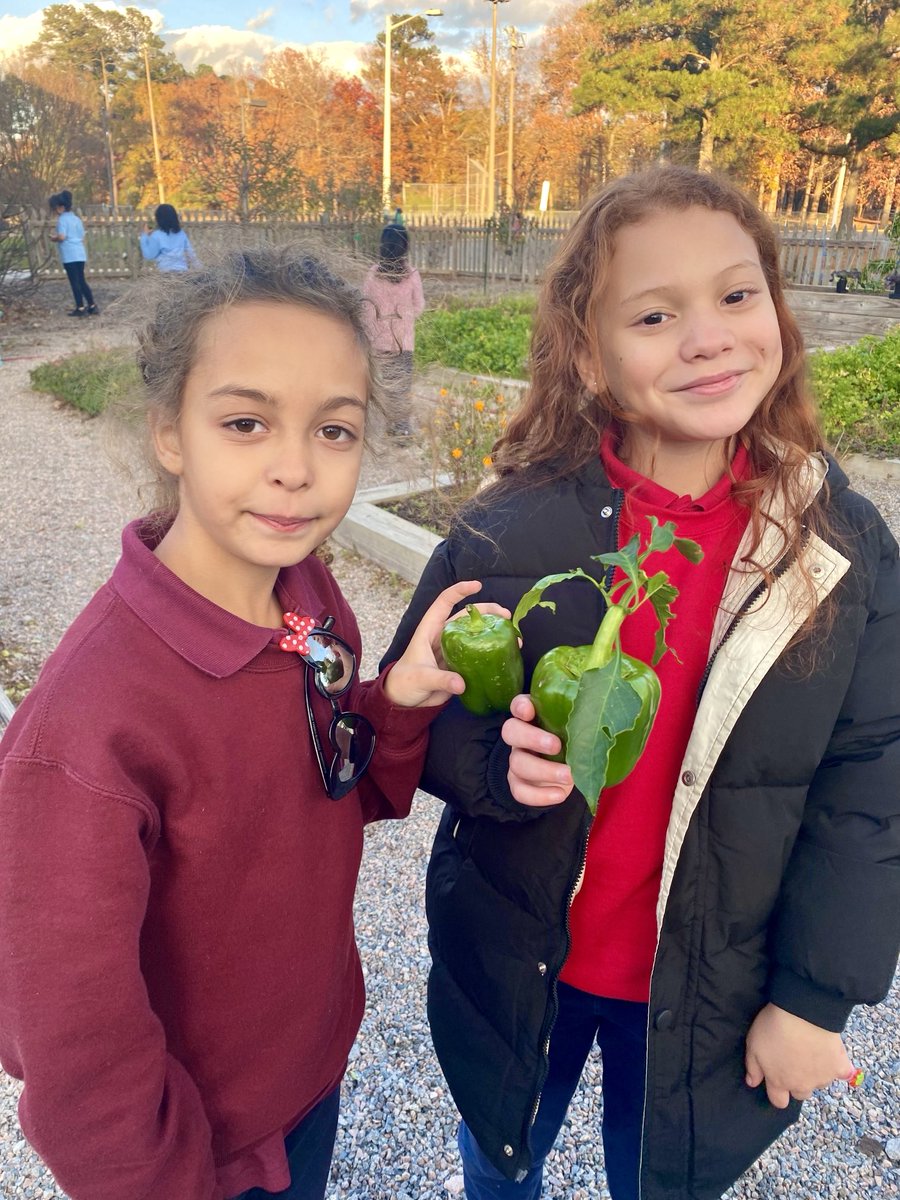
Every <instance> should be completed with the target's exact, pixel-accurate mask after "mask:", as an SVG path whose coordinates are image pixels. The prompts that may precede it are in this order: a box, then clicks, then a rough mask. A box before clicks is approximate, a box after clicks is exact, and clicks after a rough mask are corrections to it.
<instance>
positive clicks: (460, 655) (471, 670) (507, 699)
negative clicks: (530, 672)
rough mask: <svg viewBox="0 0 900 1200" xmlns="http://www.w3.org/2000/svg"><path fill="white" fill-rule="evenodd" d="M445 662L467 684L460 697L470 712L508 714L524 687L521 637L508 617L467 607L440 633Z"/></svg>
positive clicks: (477, 714)
mask: <svg viewBox="0 0 900 1200" xmlns="http://www.w3.org/2000/svg"><path fill="white" fill-rule="evenodd" d="M441 650H442V651H443V654H444V661H445V662H446V664H447V666H448V667H449V668H450V669H451V670H452V671H458V672H459V674H460V675H462V677H463V679H464V680H465V681H466V690H465V691H464V692H463V694H462V695H461V696H460V700H461V701H462V702H463V704H464V705H465V707H466V708H467V709H468V710H469V712H471V713H474V714H475V715H476V716H478V717H489V716H493V715H495V714H498V713H506V712H509V706H510V704H511V703H512V699H513V697H514V696H517V695H518V694H519V692H521V691H522V689H523V687H524V685H525V668H524V666H523V664H522V655H521V652H520V650H519V636H518V633H517V632H516V628H515V626H514V625H513V623H512V621H510V620H509V618H508V617H501V616H498V615H497V614H496V613H483V612H480V611H479V609H477V608H476V607H475V605H474V604H469V605H467V606H466V611H465V613H461V614H460V615H459V616H458V617H456V618H454V620H452V621H449V622H448V623H447V624H446V625H445V626H444V631H443V633H442V634H441Z"/></svg>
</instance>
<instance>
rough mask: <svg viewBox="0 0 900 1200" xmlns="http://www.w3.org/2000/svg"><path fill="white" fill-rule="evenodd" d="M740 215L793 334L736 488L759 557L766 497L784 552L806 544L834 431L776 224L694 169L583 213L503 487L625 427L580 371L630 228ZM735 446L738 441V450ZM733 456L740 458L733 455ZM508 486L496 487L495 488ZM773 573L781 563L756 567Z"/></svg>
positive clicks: (646, 181) (546, 288)
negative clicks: (813, 466)
mask: <svg viewBox="0 0 900 1200" xmlns="http://www.w3.org/2000/svg"><path fill="white" fill-rule="evenodd" d="M693 207H698V208H706V209H708V210H709V211H710V212H724V213H730V214H731V215H732V216H733V217H734V218H735V219H736V220H737V222H738V223H739V225H740V226H741V228H742V229H743V230H744V231H745V232H746V233H748V234H749V235H750V237H752V238H753V241H754V243H755V244H756V247H757V251H758V253H759V258H760V264H761V266H762V270H763V274H764V276H765V279H766V283H767V285H768V288H769V292H770V294H771V297H772V302H773V304H774V307H775V312H776V314H777V318H778V325H779V329H780V331H781V342H782V350H783V355H782V364H781V370H780V372H779V375H778V378H777V379H776V381H775V383H774V385H773V387H772V389H771V390H770V392H769V394H768V395H767V396H766V397H765V399H764V400H763V402H762V404H761V405H760V406H759V408H758V409H757V410H756V412H755V413H754V415H753V417H752V418H751V419H750V421H749V422H748V423H747V425H746V426H745V427H744V429H742V430H741V431H740V432H739V433H738V434H736V435H735V439H734V440H735V441H740V442H741V443H743V444H744V445H745V446H746V447H747V450H748V452H749V455H750V459H751V462H752V463H753V466H754V475H753V478H752V479H749V480H746V481H736V482H735V494H736V496H737V498H738V499H739V501H740V502H741V503H744V504H746V505H747V507H748V508H749V509H750V514H751V531H752V539H751V540H752V545H751V549H750V553H749V555H748V556H747V558H746V559H745V561H747V562H748V563H749V562H753V555H754V553H755V552H756V551H757V550H758V548H759V545H760V541H761V538H762V533H763V529H764V527H765V524H766V522H767V521H772V520H773V518H771V517H768V516H767V515H766V514H765V512H764V500H765V497H766V496H769V495H772V494H779V493H780V495H781V496H782V497H783V499H784V516H783V518H782V521H781V522H776V523H777V524H779V527H780V528H781V531H782V535H783V542H782V546H781V548H780V551H779V554H778V558H779V559H781V558H783V556H784V553H785V552H788V553H790V552H792V551H793V552H796V551H799V549H800V545H801V543H802V540H803V537H804V533H803V526H804V524H805V523H806V524H808V523H809V522H810V519H811V517H810V513H806V514H805V515H804V511H803V510H804V508H805V504H806V500H807V497H806V490H805V485H804V481H805V478H806V471H805V466H806V464H807V462H808V456H809V455H810V453H812V452H815V451H819V450H821V449H822V446H823V443H824V439H823V435H822V432H821V429H820V425H819V419H818V413H817V410H816V407H815V404H814V402H813V400H812V397H811V395H810V393H809V390H808V387H807V383H806V368H805V357H804V346H803V338H802V336H801V333H800V330H799V328H798V326H797V322H796V321H795V320H794V317H793V315H792V314H791V311H790V309H789V308H788V306H787V302H786V300H785V295H784V282H783V279H782V276H781V268H780V264H779V255H778V242H777V238H776V234H775V231H774V229H773V227H772V225H771V224H770V223H769V221H768V220H767V219H766V217H765V216H763V214H762V213H761V212H760V211H759V209H758V208H757V207H756V205H755V204H754V203H753V202H752V201H751V200H750V199H749V198H748V197H747V196H746V195H745V194H744V193H743V192H742V191H741V190H740V189H739V188H738V187H737V186H735V184H733V183H732V182H731V181H730V180H728V179H726V178H723V177H721V176H716V175H709V174H704V173H703V172H700V171H695V170H691V169H690V168H687V167H679V166H665V167H657V168H654V169H652V170H648V171H643V172H640V173H638V174H635V175H629V176H626V177H624V178H622V179H616V180H615V181H614V182H612V183H611V184H609V185H608V186H607V187H605V188H603V190H602V191H600V192H599V193H598V194H597V195H596V196H595V197H594V198H593V199H591V200H590V201H588V203H587V204H586V205H585V207H584V208H583V209H582V211H581V213H580V215H579V217H578V219H577V220H576V222H575V224H574V225H573V226H572V228H571V230H570V231H569V233H568V235H567V236H566V238H565V241H564V242H563V244H562V247H561V248H560V250H559V253H558V254H557V256H556V258H555V259H554V261H553V263H552V264H551V266H550V268H549V270H548V272H547V274H546V275H545V276H544V280H543V283H542V287H541V293H540V298H539V301H538V308H537V314H536V317H535V324H534V332H533V335H532V340H531V385H530V388H529V391H528V394H527V396H526V399H525V402H524V403H523V405H522V407H521V408H520V409H519V410H518V412H517V413H516V415H515V417H514V418H513V420H512V421H511V422H510V424H509V427H508V429H507V431H506V433H505V435H504V436H503V437H502V438H501V439H500V440H499V441H498V443H497V445H496V446H495V447H494V450H493V460H494V467H495V470H496V472H497V476H498V477H499V478H498V482H497V483H496V484H495V485H494V488H491V489H488V490H487V491H486V492H485V493H484V495H483V499H484V500H488V499H489V498H490V497H491V495H492V493H493V494H494V495H496V494H497V491H500V492H502V491H505V490H507V489H510V488H515V487H517V486H519V485H520V484H521V483H523V482H524V478H525V476H524V475H523V472H525V470H526V468H528V470H527V477H528V478H530V479H531V480H533V479H534V478H535V476H536V475H537V476H538V477H547V478H553V477H558V476H561V475H566V474H570V473H571V472H573V471H576V470H578V469H579V468H580V467H582V466H583V465H584V464H585V463H586V462H588V461H589V460H590V459H591V458H593V457H594V456H595V455H596V454H597V453H598V447H599V444H600V439H601V436H602V434H603V433H604V431H605V430H607V429H609V428H612V429H613V431H614V433H616V434H617V435H618V436H619V437H621V435H622V434H623V433H624V423H623V420H622V415H621V410H620V409H619V407H618V405H617V404H616V402H615V400H614V398H613V397H612V396H611V395H610V394H609V393H608V392H605V391H602V392H601V393H600V394H599V395H597V394H594V393H593V392H591V391H589V390H588V389H587V388H586V387H585V385H584V383H583V382H582V379H581V377H580V375H579V372H578V358H579V356H582V357H583V356H584V354H585V353H587V355H589V356H590V357H591V359H592V360H593V361H595V362H597V363H599V362H600V358H601V355H600V349H599V346H598V344H597V343H598V338H597V334H596V331H597V328H598V313H599V310H600V304H601V299H602V297H603V294H604V289H605V287H606V282H607V277H608V268H609V262H610V259H611V258H612V254H613V250H614V248H615V239H616V235H617V233H618V231H619V230H620V229H622V228H623V227H625V226H629V225H637V224H639V223H640V222H642V221H644V220H646V219H648V218H649V217H652V216H654V215H656V214H658V213H661V212H672V211H675V212H679V211H683V210H685V209H688V208H693ZM734 448H735V447H734V446H731V447H729V448H728V449H729V450H731V451H733V450H734ZM728 457H729V461H730V459H731V454H729V456H728ZM495 489H496V490H495ZM815 509H816V511H817V512H818V518H815V517H813V518H812V520H813V523H814V524H815V526H816V531H817V532H824V531H825V529H824V527H825V525H826V524H827V522H826V519H825V516H824V511H823V506H822V505H816V506H815ZM754 565H755V566H757V567H758V568H760V569H762V570H763V572H764V574H765V575H766V576H767V577H768V578H771V571H772V568H773V567H774V565H775V564H774V563H755V564H754Z"/></svg>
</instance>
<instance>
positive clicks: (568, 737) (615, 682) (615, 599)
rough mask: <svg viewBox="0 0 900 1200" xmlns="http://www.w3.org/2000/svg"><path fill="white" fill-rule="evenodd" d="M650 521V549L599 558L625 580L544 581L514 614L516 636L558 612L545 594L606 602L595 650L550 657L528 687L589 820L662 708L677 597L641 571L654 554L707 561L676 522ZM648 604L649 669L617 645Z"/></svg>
mask: <svg viewBox="0 0 900 1200" xmlns="http://www.w3.org/2000/svg"><path fill="white" fill-rule="evenodd" d="M648 520H649V522H650V537H649V539H648V540H647V543H646V545H644V546H642V545H641V540H640V538H639V536H638V535H637V534H635V536H634V537H633V538H632V539H631V540H630V541H629V542H628V543H627V545H625V546H623V547H622V549H621V550H616V551H614V552H612V553H610V554H599V555H596V556H595V561H596V562H599V563H600V564H601V565H602V566H603V567H604V568H616V567H618V568H619V569H620V570H621V571H622V575H623V578H622V579H619V580H617V581H615V582H613V583H611V584H607V583H606V581H605V579H595V578H594V577H593V576H592V575H588V574H587V573H586V572H585V571H583V570H581V569H580V568H579V569H577V570H574V571H567V572H565V573H563V574H559V575H547V576H545V577H544V578H543V579H539V580H538V582H537V583H536V584H535V585H534V587H533V588H531V589H530V590H529V591H528V592H526V593H525V595H524V596H523V597H522V599H521V600H520V601H519V603H518V605H517V606H516V611H515V613H514V614H513V624H514V625H515V627H516V629H518V628H519V624H520V622H521V621H522V620H523V618H524V617H526V616H527V615H528V613H529V612H530V611H531V610H532V608H534V607H535V606H536V605H540V606H541V607H544V608H549V609H551V610H555V607H556V606H555V605H554V604H553V603H552V601H548V600H544V599H543V593H544V589H545V588H547V587H550V586H551V585H552V584H555V583H562V582H564V581H567V580H572V579H584V580H585V581H586V582H588V583H590V584H592V585H593V586H594V587H595V588H597V589H598V591H599V592H600V593H601V595H602V596H603V599H604V601H605V604H606V610H605V612H604V614H603V619H602V620H601V622H600V627H599V629H598V630H597V634H596V637H595V638H594V641H593V643H592V644H591V645H590V646H557V647H555V648H554V649H552V650H548V651H547V653H546V654H544V655H543V657H542V658H541V659H540V660H539V661H538V663H537V666H536V667H535V669H534V674H533V676H532V679H531V698H532V701H533V702H534V707H535V714H536V719H537V723H538V725H540V726H541V728H543V729H546V730H548V731H549V732H550V733H555V734H556V736H557V737H558V738H560V740H561V741H562V752H561V753H560V754H558V755H555V756H553V757H555V758H556V759H557V761H565V762H566V763H568V765H569V767H570V768H571V770H572V778H573V779H574V781H575V786H576V787H577V788H578V790H579V791H580V792H581V794H582V795H583V796H584V798H585V801H586V802H587V805H588V807H589V808H590V810H591V812H592V813H596V811H597V802H598V799H599V796H600V793H601V791H602V790H603V788H605V787H611V786H613V785H614V784H617V783H621V782H622V780H623V779H624V778H625V777H626V776H627V775H628V774H629V772H630V771H631V770H632V769H633V767H634V766H635V764H636V763H637V761H638V759H639V758H640V756H641V754H642V753H643V751H644V748H645V746H646V745H647V738H648V737H649V735H650V730H651V728H652V726H653V722H654V719H655V718H656V712H657V709H658V708H659V700H660V692H661V687H660V682H659V676H658V675H657V674H656V671H655V670H654V669H653V668H654V667H655V665H656V664H657V663H658V662H659V660H660V658H662V656H663V654H665V653H666V651H667V650H668V648H669V647H668V646H667V645H666V626H667V625H668V623H669V622H670V621H671V620H672V617H673V615H674V614H673V613H672V608H671V606H672V603H673V601H674V600H675V599H676V598H677V596H678V590H677V588H675V587H673V586H672V584H670V583H669V578H668V576H667V575H666V573H665V572H664V571H657V572H656V574H654V575H648V574H647V573H646V571H645V570H644V563H645V562H646V560H647V558H648V557H649V556H650V555H651V554H655V553H665V552H666V551H669V550H672V549H674V550H676V551H677V552H678V553H679V554H681V555H682V556H683V557H684V558H686V559H688V561H690V562H699V561H700V559H701V558H702V557H703V551H702V550H701V549H700V547H699V546H698V545H697V544H696V542H692V541H691V540H690V539H689V538H680V537H678V536H677V535H676V532H675V526H674V525H673V524H672V522H671V521H667V522H665V523H664V524H662V525H660V523H659V522H658V521H657V520H656V518H655V517H649V518H648ZM648 602H649V603H650V605H651V606H652V608H653V611H654V613H655V615H656V620H657V626H658V628H657V634H656V643H655V647H654V653H653V661H652V663H645V662H641V661H640V660H639V659H636V658H632V657H631V656H630V655H627V654H623V653H622V648H621V640H620V630H621V627H622V622H623V621H624V620H625V618H626V617H628V616H630V615H631V614H632V613H634V612H636V611H637V609H638V608H640V607H641V605H642V604H645V603H648Z"/></svg>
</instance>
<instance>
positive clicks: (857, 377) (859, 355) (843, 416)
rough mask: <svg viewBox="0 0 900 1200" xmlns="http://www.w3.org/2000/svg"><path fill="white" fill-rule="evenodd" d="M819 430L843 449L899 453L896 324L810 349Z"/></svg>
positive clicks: (899, 372)
mask: <svg viewBox="0 0 900 1200" xmlns="http://www.w3.org/2000/svg"><path fill="white" fill-rule="evenodd" d="M809 361H810V374H811V377H812V385H813V391H814V393H815V395H816V399H817V400H818V402H819V408H820V410H821V413H822V421H823V424H824V426H825V433H826V435H827V437H828V439H829V440H830V441H831V443H832V445H834V446H836V447H839V448H840V449H841V450H843V451H848V450H857V451H862V452H864V453H867V454H882V455H890V456H894V455H897V454H900V328H896V329H892V330H891V331H890V332H889V333H887V334H885V336H884V337H880V338H876V337H865V338H863V339H862V340H861V341H859V342H857V343H856V345H854V346H841V347H839V348H838V349H837V350H829V351H817V352H816V353H814V354H811V355H810V358H809Z"/></svg>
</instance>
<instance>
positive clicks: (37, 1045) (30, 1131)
mask: <svg viewBox="0 0 900 1200" xmlns="http://www.w3.org/2000/svg"><path fill="white" fill-rule="evenodd" d="M157 833H158V828H157V824H156V816H155V810H153V809H152V807H151V806H150V805H147V804H143V803H141V802H140V801H139V800H136V799H135V798H132V797H128V796H123V795H116V794H112V793H106V792H101V791H98V790H97V789H96V788H94V787H92V786H89V785H88V784H86V783H85V782H84V781H83V780H81V779H80V778H78V777H77V776H75V775H73V774H72V773H71V771H69V770H67V769H66V768H65V767H63V766H62V765H60V764H58V763H54V762H51V761H45V760H41V759H35V758H28V759H21V758H15V757H13V756H12V755H8V756H7V758H6V759H5V761H4V763H3V767H2V772H0V862H2V863H3V870H2V872H0V946H2V955H3V965H2V970H0V1060H2V1063H3V1066H4V1068H5V1069H6V1070H7V1071H8V1072H9V1073H10V1074H11V1075H13V1076H15V1077H16V1078H19V1079H22V1080H24V1084H25V1086H24V1090H23V1092H22V1097H21V1101H20V1105H19V1116H20V1120H21V1124H22V1129H23V1131H24V1133H25V1135H26V1137H27V1138H28V1140H29V1141H30V1142H31V1144H32V1145H33V1146H34V1148H35V1149H36V1150H37V1152H38V1153H39V1154H40V1155H41V1157H42V1158H43V1159H44V1161H45V1162H46V1163H47V1165H48V1166H49V1168H50V1170H51V1171H52V1172H53V1174H54V1176H55V1177H56V1179H57V1180H58V1181H59V1183H60V1185H61V1186H62V1187H63V1188H64V1189H65V1191H66V1192H67V1193H68V1195H69V1196H70V1198H71V1200H122V1197H124V1196H130V1197H141V1200H176V1198H184V1200H188V1198H190V1200H222V1192H221V1189H220V1188H219V1187H218V1186H217V1184H216V1179H215V1168H214V1163H213V1155H212V1136H211V1130H210V1126H209V1122H208V1120H207V1118H206V1114H205V1112H204V1110H203V1105H202V1103H201V1099H200V1095H199V1092H198V1090H197V1088H196V1086H195V1084H194V1082H193V1080H192V1079H191V1078H190V1077H189V1076H188V1074H187V1072H186V1071H185V1069H184V1068H183V1067H182V1066H181V1064H180V1063H179V1062H178V1061H176V1060H175V1059H174V1058H172V1057H171V1056H170V1055H169V1054H168V1053H167V1050H166V1042H165V1035H164V1032H163V1028H162V1025H161V1023H160V1021H159V1020H158V1018H157V1017H156V1015H155V1013H154V1012H153V1010H152V1009H151V1006H150V1002H149V998H148V995H147V990H146V987H145V983H144V979H143V976H142V973H141V964H140V936H141V927H142V923H143V920H144V916H145V912H146V906H147V900H148V895H149V888H150V872H149V864H148V858H147V845H148V844H152V842H153V841H154V839H155V837H156V835H157Z"/></svg>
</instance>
